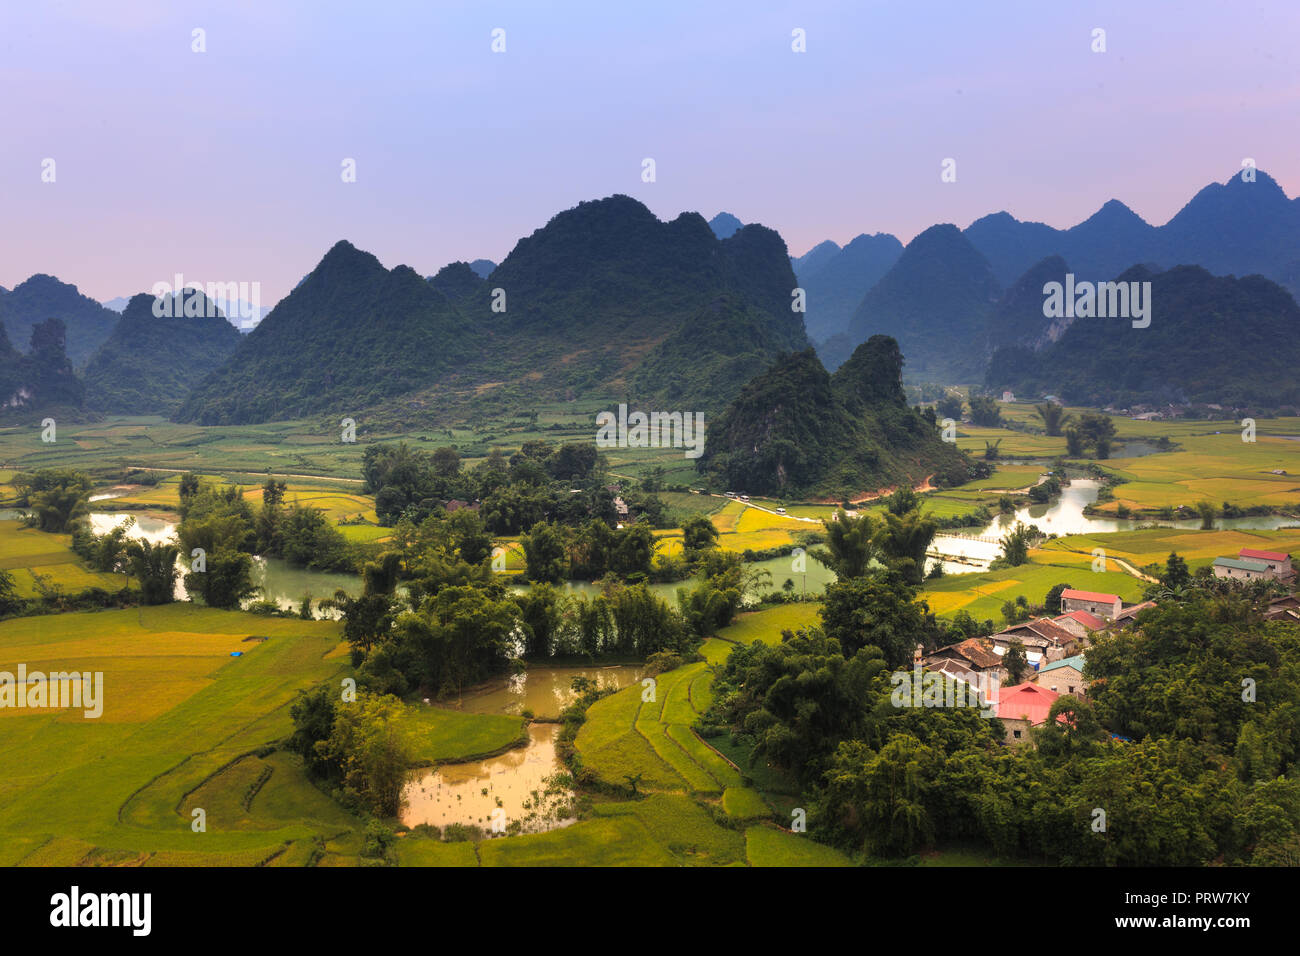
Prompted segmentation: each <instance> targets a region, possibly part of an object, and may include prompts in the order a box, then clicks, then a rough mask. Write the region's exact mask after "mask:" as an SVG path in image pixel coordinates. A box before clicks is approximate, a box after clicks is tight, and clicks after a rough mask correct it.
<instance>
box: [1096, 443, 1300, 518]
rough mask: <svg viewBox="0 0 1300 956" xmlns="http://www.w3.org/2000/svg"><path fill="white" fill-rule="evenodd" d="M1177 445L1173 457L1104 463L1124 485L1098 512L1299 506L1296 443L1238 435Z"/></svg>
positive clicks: (1299, 449) (1299, 460)
mask: <svg viewBox="0 0 1300 956" xmlns="http://www.w3.org/2000/svg"><path fill="white" fill-rule="evenodd" d="M1178 442H1179V444H1180V445H1181V446H1182V447H1181V448H1180V450H1178V451H1173V452H1163V453H1160V454H1154V455H1147V456H1144V457H1141V458H1129V459H1117V460H1112V461H1110V462H1107V463H1103V467H1104V468H1105V469H1106V470H1107V471H1109V472H1111V473H1113V474H1115V475H1118V476H1119V477H1121V478H1124V479H1126V480H1125V482H1124V483H1123V484H1120V485H1117V486H1116V487H1115V489H1114V493H1115V500H1114V501H1112V502H1107V503H1105V504H1104V505H1103V506H1102V509H1101V510H1105V511H1114V510H1115V509H1116V508H1117V507H1118V505H1119V504H1120V503H1123V504H1124V505H1126V506H1127V507H1129V508H1130V509H1133V510H1135V511H1138V510H1145V511H1155V510H1157V509H1160V508H1165V507H1170V508H1176V507H1178V506H1179V505H1183V506H1186V507H1188V508H1194V507H1195V506H1196V504H1197V502H1199V501H1210V502H1213V503H1215V504H1216V505H1222V504H1223V502H1225V501H1229V502H1231V503H1232V504H1234V505H1237V506H1239V507H1246V506H1251V505H1268V506H1271V507H1274V508H1291V507H1295V506H1297V505H1300V442H1297V441H1291V440H1288V439H1285V438H1280V437H1277V436H1272V435H1263V434H1257V435H1256V441H1254V442H1243V441H1242V440H1241V431H1240V429H1235V430H1232V431H1226V432H1221V433H1220V434H1217V435H1213V434H1211V435H1186V436H1182V437H1180V438H1179V439H1178ZM1274 471H1281V472H1285V474H1274V473H1273V472H1274Z"/></svg>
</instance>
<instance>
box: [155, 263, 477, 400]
mask: <svg viewBox="0 0 1300 956" xmlns="http://www.w3.org/2000/svg"><path fill="white" fill-rule="evenodd" d="M477 335H478V333H477V332H476V330H475V326H474V325H473V324H472V323H471V322H469V321H468V320H467V319H466V318H465V317H463V316H461V315H460V314H458V313H457V311H456V309H455V308H454V307H453V306H452V304H451V302H450V301H448V299H447V298H446V297H445V296H443V295H442V294H441V293H440V292H438V291H437V290H436V289H435V288H434V287H433V285H432V284H431V283H429V282H428V281H426V280H425V279H423V278H421V277H420V276H419V275H418V274H417V273H416V272H415V271H414V270H413V269H411V268H409V267H408V266H398V267H396V268H395V269H393V270H391V271H389V270H387V269H385V268H384V267H383V266H382V265H380V263H379V260H378V259H376V258H375V257H374V256H372V255H371V254H370V253H368V252H362V251H361V250H359V249H357V248H356V247H355V246H353V245H352V244H351V243H349V242H346V241H343V242H338V243H336V244H335V245H334V247H333V248H332V249H330V251H329V252H328V253H326V255H325V258H323V259H322V260H321V261H320V264H319V265H317V266H316V268H315V269H313V270H312V272H311V273H310V274H309V275H308V276H307V277H306V278H305V279H304V280H303V281H302V282H301V283H300V284H299V285H298V286H297V287H296V288H295V289H294V290H293V291H292V292H290V293H289V295H288V296H286V297H285V298H284V299H282V300H281V301H280V302H279V304H277V305H276V307H275V308H274V309H272V310H271V313H270V314H269V315H268V316H267V317H266V318H265V319H263V320H262V322H261V323H260V324H259V325H258V326H257V328H255V329H254V330H253V331H252V332H250V333H248V335H246V336H244V338H243V341H242V342H241V343H240V345H239V348H238V349H237V350H236V351H235V353H234V354H233V355H232V356H231V357H230V358H229V359H228V360H227V361H226V362H225V363H224V364H223V365H222V366H221V367H220V368H218V369H217V370H216V371H215V372H213V373H212V374H210V375H208V376H207V377H206V378H205V379H204V380H203V381H202V382H200V383H199V385H198V386H197V387H196V388H195V389H194V391H193V392H192V393H191V394H190V396H189V397H188V398H187V399H186V401H185V402H184V403H183V404H182V406H181V408H180V409H179V410H178V411H177V413H176V417H177V419H178V420H180V421H192V422H197V423H199V424H230V423H238V422H259V421H271V420H274V419H284V418H295V417H300V416H305V415H315V414H327V415H331V416H336V417H338V418H340V419H341V418H344V417H348V416H351V415H355V414H356V413H357V412H358V411H360V410H361V409H363V408H367V407H370V406H373V405H377V404H379V403H381V402H383V401H385V400H387V399H391V398H393V397H395V396H399V395H404V394H410V393H412V392H415V391H417V390H419V389H421V388H423V387H426V386H428V385H429V384H431V383H433V382H436V381H437V380H438V379H439V376H440V375H442V374H444V373H446V372H447V371H448V370H449V369H452V368H455V367H456V365H457V363H458V362H463V361H466V360H468V359H470V358H471V357H472V356H474V355H475V354H477V352H478V351H479V350H478V349H477V348H476V347H475V344H474V342H475V339H476V337H477Z"/></svg>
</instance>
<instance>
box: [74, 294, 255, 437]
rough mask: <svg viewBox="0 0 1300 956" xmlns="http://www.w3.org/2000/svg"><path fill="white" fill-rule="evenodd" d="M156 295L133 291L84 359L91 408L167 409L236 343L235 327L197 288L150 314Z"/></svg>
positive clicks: (138, 411)
mask: <svg viewBox="0 0 1300 956" xmlns="http://www.w3.org/2000/svg"><path fill="white" fill-rule="evenodd" d="M155 301H157V300H155V298H154V297H153V296H152V295H148V294H144V293H142V294H140V295H135V296H132V297H131V299H130V301H129V302H128V303H127V306H126V308H125V309H124V310H123V311H122V318H121V319H120V320H119V321H118V323H117V327H116V328H114V329H113V333H112V335H110V336H109V337H108V340H107V341H105V342H104V344H103V345H101V346H100V347H99V349H98V350H96V352H95V354H94V355H93V356H91V359H90V362H89V363H87V365H86V369H85V372H84V379H85V383H86V404H87V405H88V406H89V407H90V408H92V409H94V410H95V411H99V412H107V413H110V414H123V415H144V414H153V415H170V414H171V413H172V412H174V411H175V410H176V409H177V408H179V407H180V405H181V403H182V402H183V401H184V400H185V399H186V397H187V396H188V395H189V393H190V389H192V388H193V387H194V386H195V385H197V384H198V383H199V382H200V381H201V380H202V379H203V378H204V376H206V375H207V374H208V373H210V372H212V371H213V370H214V369H216V368H217V367H218V366H219V365H220V364H221V363H222V362H224V361H225V360H226V359H227V358H229V357H230V355H231V354H232V353H233V352H234V351H235V349H236V348H238V347H239V343H240V339H241V336H240V333H239V330H238V329H236V328H235V327H234V326H233V325H231V324H230V322H228V321H227V320H226V317H225V316H224V315H222V314H221V312H220V310H218V309H217V308H216V306H215V305H210V303H209V301H208V298H207V296H205V295H204V294H203V292H202V291H200V290H198V289H187V290H186V291H185V294H184V296H183V297H182V296H175V297H173V299H172V307H171V309H170V312H171V314H170V315H163V316H161V317H159V316H156V315H154V302H155ZM209 308H211V311H212V313H213V314H211V315H209ZM159 311H167V310H161V309H160V310H159Z"/></svg>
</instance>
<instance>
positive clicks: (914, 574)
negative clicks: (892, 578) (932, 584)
mask: <svg viewBox="0 0 1300 956" xmlns="http://www.w3.org/2000/svg"><path fill="white" fill-rule="evenodd" d="M884 519H885V520H884V523H883V524H881V525H880V526H879V529H878V530H877V532H876V543H877V545H878V547H879V549H880V551H881V552H882V553H883V554H884V556H885V558H886V560H887V561H888V563H889V564H890V566H891V567H893V568H895V569H896V570H898V571H900V572H902V574H903V577H905V578H907V580H908V581H910V582H912V583H913V584H920V583H921V581H922V580H923V579H924V577H925V553H926V552H927V551H928V550H929V549H930V542H931V541H933V540H934V535H935V532H936V531H938V530H939V524H938V522H936V521H935V520H934V518H932V517H931V516H930V515H923V514H921V509H920V508H913V509H912V510H911V511H909V512H907V514H904V515H896V514H892V513H890V512H885V515H884Z"/></svg>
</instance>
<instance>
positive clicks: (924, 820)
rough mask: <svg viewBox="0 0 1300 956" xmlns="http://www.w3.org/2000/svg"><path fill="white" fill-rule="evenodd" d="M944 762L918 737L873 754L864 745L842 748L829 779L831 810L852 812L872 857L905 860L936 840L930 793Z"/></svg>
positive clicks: (901, 737)
mask: <svg viewBox="0 0 1300 956" xmlns="http://www.w3.org/2000/svg"><path fill="white" fill-rule="evenodd" d="M941 763H942V756H941V755H940V754H937V753H936V752H935V751H934V750H933V749H931V748H930V747H927V746H926V745H925V744H923V743H921V741H920V740H918V739H917V738H916V737H915V736H913V735H912V734H906V733H904V734H898V735H896V736H893V737H890V738H889V741H888V742H887V743H886V744H885V745H884V746H883V747H881V748H880V750H879V751H878V752H873V751H872V750H871V748H869V747H868V746H867V745H866V744H865V743H863V742H862V741H857V740H854V741H846V742H844V743H842V744H840V747H839V750H838V751H837V752H836V754H835V762H834V764H833V765H832V767H831V769H830V771H829V772H828V773H827V775H826V790H827V792H826V797H825V801H826V804H827V806H828V807H830V808H840V810H841V813H843V810H844V808H846V807H851V808H852V812H851V814H848V815H850V816H851V818H852V819H853V820H854V821H855V828H854V829H855V836H857V837H858V838H859V839H860V840H861V841H862V842H861V849H862V850H863V851H865V852H866V853H868V854H872V855H889V856H901V855H906V854H909V853H914V852H915V851H917V850H919V849H921V848H923V847H925V846H927V845H928V844H929V843H930V842H931V841H933V839H934V836H935V826H934V822H933V820H932V819H931V817H930V813H929V811H928V809H927V802H928V791H929V790H930V788H931V787H932V785H933V777H934V774H935V772H936V769H937V767H938V766H940V765H941Z"/></svg>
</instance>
